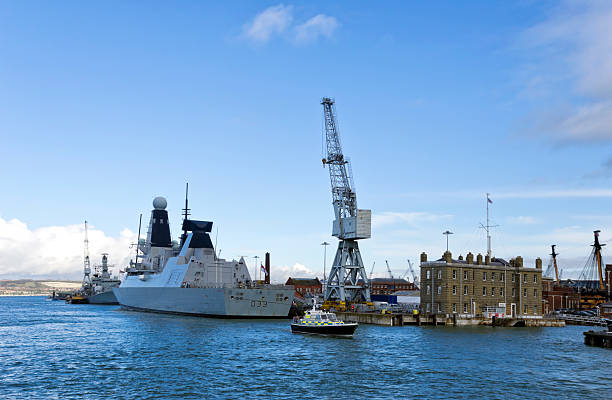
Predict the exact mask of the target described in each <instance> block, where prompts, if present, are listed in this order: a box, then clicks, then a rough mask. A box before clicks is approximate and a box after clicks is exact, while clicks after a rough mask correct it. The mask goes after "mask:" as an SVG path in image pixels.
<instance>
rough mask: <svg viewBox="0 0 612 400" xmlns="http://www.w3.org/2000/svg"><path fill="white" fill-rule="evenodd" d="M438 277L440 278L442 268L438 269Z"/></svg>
mask: <svg viewBox="0 0 612 400" xmlns="http://www.w3.org/2000/svg"><path fill="white" fill-rule="evenodd" d="M438 279H442V270H441V269H439V270H438Z"/></svg>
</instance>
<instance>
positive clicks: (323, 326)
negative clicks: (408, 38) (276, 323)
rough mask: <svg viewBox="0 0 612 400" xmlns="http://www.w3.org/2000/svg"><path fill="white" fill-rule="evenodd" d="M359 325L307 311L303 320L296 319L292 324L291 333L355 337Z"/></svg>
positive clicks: (330, 314) (313, 310)
mask: <svg viewBox="0 0 612 400" xmlns="http://www.w3.org/2000/svg"><path fill="white" fill-rule="evenodd" d="M357 326H358V324H357V323H356V322H349V323H344V322H343V321H339V320H338V319H337V318H336V314H334V313H331V312H326V311H322V310H317V309H316V303H315V304H313V306H312V310H309V311H306V312H305V313H304V317H303V318H298V317H295V318H294V319H293V323H292V324H291V333H307V334H311V335H323V336H342V337H351V338H352V337H353V334H354V333H355V329H357Z"/></svg>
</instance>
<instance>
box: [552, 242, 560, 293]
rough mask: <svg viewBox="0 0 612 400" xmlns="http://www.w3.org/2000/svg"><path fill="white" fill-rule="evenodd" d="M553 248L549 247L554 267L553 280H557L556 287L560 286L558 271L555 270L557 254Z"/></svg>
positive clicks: (553, 246)
mask: <svg viewBox="0 0 612 400" xmlns="http://www.w3.org/2000/svg"><path fill="white" fill-rule="evenodd" d="M555 246H556V245H554V244H553V245H551V247H552V253H551V254H550V255H551V256H552V259H553V265H554V266H555V278H556V279H557V286H559V285H560V283H559V270H558V269H557V256H558V255H559V253H557V252H555Z"/></svg>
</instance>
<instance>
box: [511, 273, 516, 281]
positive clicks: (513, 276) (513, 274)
mask: <svg viewBox="0 0 612 400" xmlns="http://www.w3.org/2000/svg"><path fill="white" fill-rule="evenodd" d="M514 275H516V274H512V282H514Z"/></svg>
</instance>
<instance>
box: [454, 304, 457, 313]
mask: <svg viewBox="0 0 612 400" xmlns="http://www.w3.org/2000/svg"><path fill="white" fill-rule="evenodd" d="M453 312H454V313H456V312H457V304H455V303H453Z"/></svg>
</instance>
